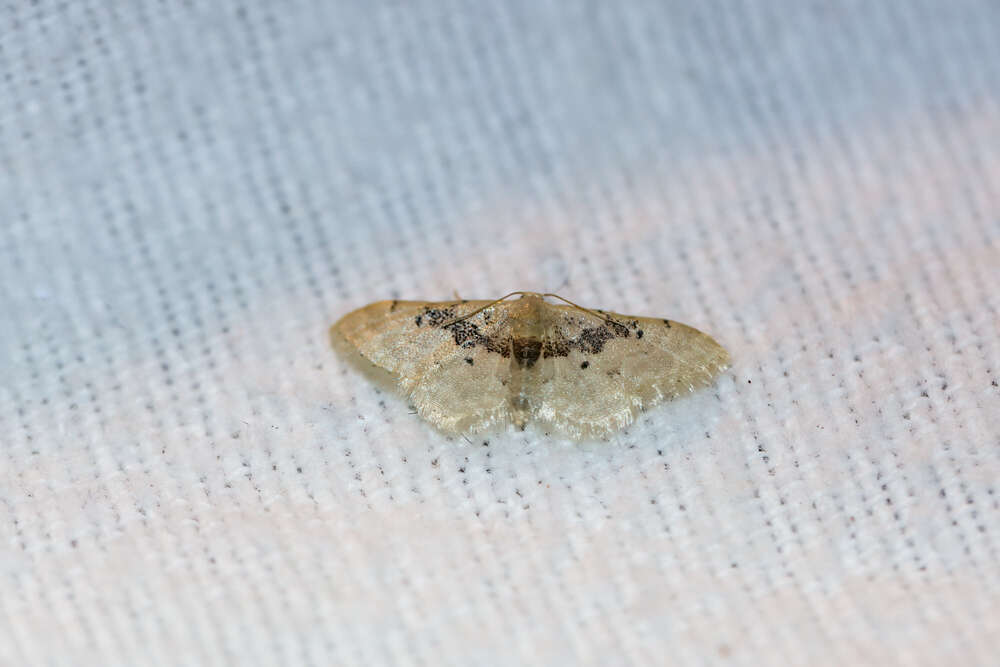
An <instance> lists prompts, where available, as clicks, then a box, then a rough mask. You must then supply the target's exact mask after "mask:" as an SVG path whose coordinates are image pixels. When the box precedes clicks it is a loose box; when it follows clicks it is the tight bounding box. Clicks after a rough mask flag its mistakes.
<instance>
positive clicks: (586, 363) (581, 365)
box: [580, 361, 590, 368]
mask: <svg viewBox="0 0 1000 667" xmlns="http://www.w3.org/2000/svg"><path fill="white" fill-rule="evenodd" d="M589 365H590V362H589V361H585V362H583V363H582V364H580V368H586V367H587V366H589Z"/></svg>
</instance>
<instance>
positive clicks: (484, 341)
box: [417, 306, 511, 363]
mask: <svg viewBox="0 0 1000 667" xmlns="http://www.w3.org/2000/svg"><path fill="white" fill-rule="evenodd" d="M421 317H423V321H424V322H426V324H427V326H431V327H441V328H442V329H445V330H446V331H449V332H451V336H452V338H453V339H454V341H455V345H457V346H458V347H460V348H462V349H464V350H469V349H472V348H474V347H482V348H485V349H486V350H487V351H489V352H493V353H495V354H499V355H500V356H502V357H504V358H507V357H510V354H511V349H510V347H511V345H510V344H511V338H510V335H504V336H501V335H499V334H497V333H489V332H488V331H487V332H486V333H484V332H483V329H482V328H480V326H479V324H476V323H475V322H474V321H473V319H475V318H476V317H481V318H482V320H483V323H484V324H486V323H488V322H489V321H490V320H491V319H492V317H493V313H491V312H490V310H485V311H482V312H481V313H480V314H479V315H477V316H474V317H473V318H470V319H467V320H458V321H457V322H455V321H453V320H455V318H456V317H460V315H458V313H456V312H455V307H454V306H448V307H447V308H431V307H430V306H426V307H425V308H424V312H423V315H422V316H421V315H418V316H417V326H420V320H421ZM449 322H450V324H449ZM469 363H472V362H469Z"/></svg>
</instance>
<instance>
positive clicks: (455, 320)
mask: <svg viewBox="0 0 1000 667" xmlns="http://www.w3.org/2000/svg"><path fill="white" fill-rule="evenodd" d="M515 294H527V292H511V293H510V294H504V295H503V296H502V297H500V298H499V299H496V300H494V301H490V302H489V303H488V304H486V305H485V306H482V307H480V308H476V309H475V310H474V311H472V312H471V313H469V314H467V315H462V316H461V317H456V318H455V319H453V320H449V321H448V322H445V323H444V324H442V325H441V328H442V329H444V328H445V327H450V326H451V325H452V324H457V323H458V322H461V321H462V320H467V319H469V318H470V317H472V316H473V315H475V314H476V313H478V312H480V311H483V310H486V309H487V308H489V307H490V306H492V305H493V304H495V303H500V302H501V301H503V300H504V299H509V298H510V297H512V296H514V295H515Z"/></svg>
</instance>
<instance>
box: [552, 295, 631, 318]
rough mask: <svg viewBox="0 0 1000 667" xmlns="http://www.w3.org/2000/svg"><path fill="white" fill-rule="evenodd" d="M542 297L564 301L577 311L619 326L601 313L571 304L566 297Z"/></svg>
mask: <svg viewBox="0 0 1000 667" xmlns="http://www.w3.org/2000/svg"><path fill="white" fill-rule="evenodd" d="M542 296H551V297H552V298H553V299H559V300H560V301H565V302H566V303H568V304H569V305H571V306H573V307H574V308H576V309H577V310H582V311H583V312H585V313H589V314H591V315H593V316H594V317H597V318H600V319H602V320H604V321H605V322H610V323H611V324H619V322H615V321H614V320H613V319H611V318H610V317H608V316H607V315H602V314H601V313H598V312H596V311H593V310H591V309H590V308H584V307H583V306H581V305H580V304H577V303H573V302H572V301H570V300H569V299H567V298H566V297H562V296H559V295H558V294H554V293H552V292H546V293H545V294H543V295H542Z"/></svg>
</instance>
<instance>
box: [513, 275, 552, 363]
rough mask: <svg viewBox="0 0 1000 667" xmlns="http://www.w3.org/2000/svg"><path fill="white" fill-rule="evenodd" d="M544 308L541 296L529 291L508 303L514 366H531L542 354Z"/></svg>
mask: <svg viewBox="0 0 1000 667" xmlns="http://www.w3.org/2000/svg"><path fill="white" fill-rule="evenodd" d="M545 308H546V304H545V301H544V300H543V299H542V296H541V295H540V294H534V293H531V292H529V293H527V294H525V295H524V296H522V297H521V298H520V299H518V300H517V301H515V302H513V303H512V304H510V309H511V319H510V321H511V358H512V359H513V363H514V364H515V366H516V367H519V368H531V367H532V366H534V365H535V362H537V361H538V359H539V357H540V356H541V354H542V339H543V337H544V334H545V326H544V320H545V311H544V309H545Z"/></svg>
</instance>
